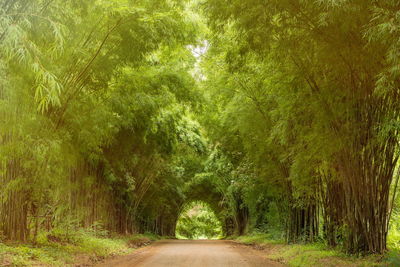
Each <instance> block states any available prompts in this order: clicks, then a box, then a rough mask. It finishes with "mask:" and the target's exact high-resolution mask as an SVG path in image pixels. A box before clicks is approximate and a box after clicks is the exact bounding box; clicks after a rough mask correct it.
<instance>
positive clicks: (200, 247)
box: [95, 240, 285, 267]
mask: <svg viewBox="0 0 400 267" xmlns="http://www.w3.org/2000/svg"><path fill="white" fill-rule="evenodd" d="M95 266H97V267H112V266H116V267H128V266H129V267H166V266H168V267H170V266H174V267H236V266H237V267H239V266H240V267H253V266H254V267H258V266H260V267H261V266H262V267H268V266H270V267H282V266H285V265H283V264H282V263H279V262H276V261H272V260H270V259H267V258H266V257H265V252H264V253H263V251H260V250H256V249H253V248H252V247H250V246H245V245H242V244H239V243H236V242H232V241H225V240H163V241H158V242H155V243H153V244H152V245H150V246H147V247H143V248H140V249H137V250H136V251H135V252H134V253H132V254H130V255H125V256H119V257H116V258H114V259H110V260H107V261H105V262H102V263H100V264H97V265H95Z"/></svg>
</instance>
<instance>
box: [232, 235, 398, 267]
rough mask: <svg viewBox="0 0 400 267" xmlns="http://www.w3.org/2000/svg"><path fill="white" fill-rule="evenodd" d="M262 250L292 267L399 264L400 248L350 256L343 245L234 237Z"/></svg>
mask: <svg viewBox="0 0 400 267" xmlns="http://www.w3.org/2000/svg"><path fill="white" fill-rule="evenodd" d="M232 239H234V241H235V242H238V243H240V244H245V245H247V246H249V247H252V248H254V249H256V250H259V251H260V252H261V253H263V254H264V255H265V256H266V257H267V258H268V259H270V260H274V261H277V262H281V263H283V264H285V265H287V266H291V267H311V266H312V267H314V266H315V267H317V266H324V267H370V266H371V267H372V266H375V267H386V266H388V267H395V266H400V251H398V250H395V249H391V250H389V252H388V253H386V254H385V255H368V256H350V255H347V254H345V253H343V252H342V251H340V249H332V248H328V247H327V246H326V245H325V244H322V243H312V244H289V245H288V244H285V243H284V242H282V241H278V240H273V239H271V238H269V236H268V235H266V234H258V235H251V236H241V237H236V238H235V237H232Z"/></svg>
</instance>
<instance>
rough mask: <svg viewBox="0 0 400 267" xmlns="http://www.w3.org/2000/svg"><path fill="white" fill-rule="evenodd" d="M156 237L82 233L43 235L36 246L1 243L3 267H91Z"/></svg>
mask: <svg viewBox="0 0 400 267" xmlns="http://www.w3.org/2000/svg"><path fill="white" fill-rule="evenodd" d="M159 238H160V237H158V236H156V235H150V234H149V235H147V234H146V235H131V236H99V235H97V234H95V233H94V232H90V231H89V232H88V231H83V230H81V231H78V232H76V233H74V235H72V236H71V235H69V236H67V235H65V234H62V233H57V232H56V231H55V232H52V233H41V234H40V235H39V236H38V240H37V242H36V243H35V244H26V243H25V244H21V243H0V266H37V265H40V266H69V265H70V266H72V265H75V264H82V265H85V264H90V263H93V262H97V261H100V260H102V259H104V258H107V257H110V256H113V255H124V254H127V253H130V252H132V251H133V250H134V249H135V247H138V246H141V245H143V244H146V243H148V242H149V241H153V240H157V239H159Z"/></svg>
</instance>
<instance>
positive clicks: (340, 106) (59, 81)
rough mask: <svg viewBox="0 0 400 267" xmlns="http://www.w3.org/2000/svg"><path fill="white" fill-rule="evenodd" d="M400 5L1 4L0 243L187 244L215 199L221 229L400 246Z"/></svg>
mask: <svg viewBox="0 0 400 267" xmlns="http://www.w3.org/2000/svg"><path fill="white" fill-rule="evenodd" d="M399 10H400V4H399V3H398V1H394V0H383V1H372V0H356V1H347V0H342V1H339V0H337V1H336V0H315V1H313V0H309V1H307V0H289V1H286V0H281V1H272V0H268V1H264V0H251V1H250V0H246V1H244V0H230V1H226V0H201V1H200V0H199V1H178V0H139V1H130V0H112V1H102V0H97V1H85V0H75V1H61V0H53V1H52V0H50V1H48V0H36V1H26V0H0V186H1V187H0V241H4V242H7V241H10V240H11V241H22V242H31V243H33V244H35V243H36V244H39V243H40V242H41V239H40V238H41V237H43V236H47V238H48V239H49V240H50V241H51V239H53V240H54V238H60V236H61V237H63V238H67V240H68V236H69V235H72V234H73V233H76V232H77V231H79V229H84V230H90V231H106V233H107V234H110V233H118V234H130V233H154V234H158V235H168V236H174V235H175V228H176V225H177V221H178V219H179V217H180V215H181V213H182V211H184V210H185V207H186V206H185V205H187V204H188V203H191V202H194V203H196V201H202V202H205V203H207V205H208V206H209V208H210V209H211V210H212V211H213V212H214V213H215V216H216V217H217V218H218V220H219V223H220V224H221V227H222V232H223V234H224V235H225V236H230V235H233V234H235V235H243V234H246V233H249V232H261V233H268V235H270V236H271V237H273V238H277V239H285V240H286V242H288V243H298V242H314V241H322V242H325V243H326V244H327V245H328V246H331V247H337V246H339V247H340V248H343V250H344V251H346V252H348V253H350V254H356V253H360V252H361V253H383V252H385V251H386V250H387V245H388V244H389V245H390V248H397V249H398V248H399V247H400V243H399V242H400V234H399V231H400V225H399V221H400V206H399V204H400V198H399V196H398V194H396V193H397V192H398V191H399V189H398V183H399V176H400V168H399V163H398V158H399V156H400V150H399V149H400V147H399V140H400V137H399V131H400V117H399V115H400V88H399V86H400V63H399V57H400V50H399V49H400V46H399V45H400V42H399V37H398V36H399V33H400V11H399ZM396 203H397V205H396ZM181 230H182V229H181ZM389 232H390V234H389V238H388V233H389ZM102 233H103V232H102ZM192 234H193V233H192ZM195 236H196V235H195V234H193V235H192V236H191V237H195ZM210 236H211V234H210ZM0 248H1V246H0Z"/></svg>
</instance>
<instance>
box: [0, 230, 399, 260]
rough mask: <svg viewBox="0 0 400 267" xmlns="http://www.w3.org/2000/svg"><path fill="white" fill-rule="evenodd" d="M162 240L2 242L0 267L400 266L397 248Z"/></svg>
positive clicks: (264, 239)
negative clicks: (359, 251)
mask: <svg viewBox="0 0 400 267" xmlns="http://www.w3.org/2000/svg"><path fill="white" fill-rule="evenodd" d="M159 239H160V237H158V236H152V235H132V236H113V237H99V236H96V235H93V233H87V232H81V233H77V234H74V235H73V236H69V237H68V240H65V239H63V235H58V236H57V235H55V236H54V235H49V234H46V235H45V236H39V238H38V240H37V242H36V244H35V245H33V244H17V243H1V242H0V266H36V267H39V266H40V267H43V266H71V267H72V266H74V267H84V266H93V265H95V266H98V267H105V266H107V267H108V266H117V267H118V266H120V267H123V266H132V267H133V266H151V267H157V266H175V267H180V266H185V267H186V266H190V267H196V266H271V267H278V266H294V267H300V266H301V267H303V266H304V267H308V266H324V267H330V266H339V267H340V266H343V267H345V266H346V267H347V266H350V267H356V266H364V267H367V266H368V267H369V266H380V267H383V266H390V267H392V266H393V267H394V266H400V253H399V251H396V250H394V249H392V250H390V251H389V252H388V253H387V254H386V255H370V256H364V257H362V256H359V257H357V256H348V255H346V254H344V253H343V252H341V251H340V250H339V249H337V250H334V249H329V248H327V247H326V246H325V245H324V244H320V243H313V244H293V245H286V244H284V243H283V242H280V241H276V240H272V239H270V238H268V236H267V235H262V234H260V235H252V236H242V237H237V238H232V239H233V240H196V241H189V240H159ZM156 240H159V241H157V242H154V243H152V241H156ZM150 244H151V245H150ZM147 245H150V246H147ZM179 264H181V265H179Z"/></svg>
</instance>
